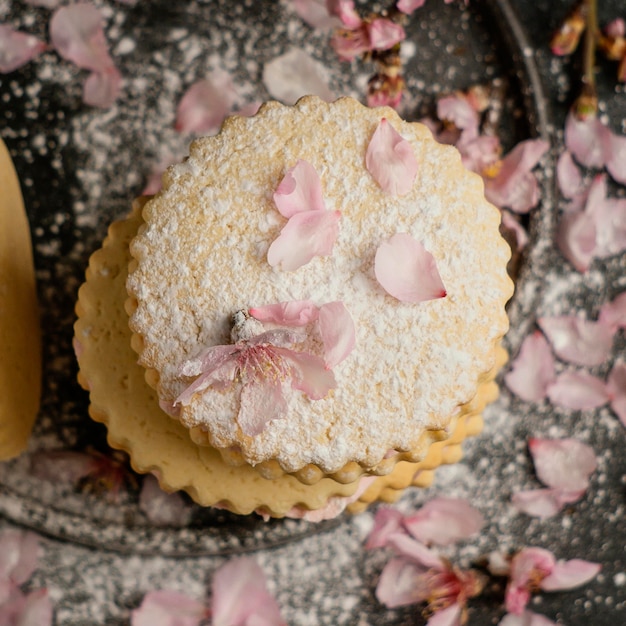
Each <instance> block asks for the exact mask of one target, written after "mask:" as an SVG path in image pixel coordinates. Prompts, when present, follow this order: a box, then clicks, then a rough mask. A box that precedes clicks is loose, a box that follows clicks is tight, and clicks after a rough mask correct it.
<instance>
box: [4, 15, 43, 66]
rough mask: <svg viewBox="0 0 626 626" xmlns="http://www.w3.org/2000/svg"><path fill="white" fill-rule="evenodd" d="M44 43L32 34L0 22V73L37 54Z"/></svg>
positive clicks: (41, 49) (19, 64) (20, 64)
mask: <svg viewBox="0 0 626 626" xmlns="http://www.w3.org/2000/svg"><path fill="white" fill-rule="evenodd" d="M46 47H47V46H46V44H45V43H44V42H43V41H40V40H39V39H37V37H35V36H34V35H29V34H28V33H22V32H20V31H17V30H13V29H12V28H11V27H9V26H7V25H6V24H0V74H8V73H9V72H12V71H14V70H16V69H17V68H18V67H21V66H22V65H24V64H25V63H28V62H29V61H31V60H32V59H34V58H35V57H36V56H39V55H40V54H41V53H42V52H43V51H44V50H45V49H46Z"/></svg>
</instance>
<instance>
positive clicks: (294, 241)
mask: <svg viewBox="0 0 626 626" xmlns="http://www.w3.org/2000/svg"><path fill="white" fill-rule="evenodd" d="M274 203H275V204H276V208H277V209H278V210H279V212H280V213H281V214H282V215H283V216H284V217H286V218H288V222H287V224H286V225H285V226H284V227H283V229H282V230H281V232H280V235H279V236H278V238H277V239H275V240H274V241H273V242H272V244H271V245H270V247H269V249H268V251H267V260H268V263H269V264H270V265H271V266H272V267H277V268H278V269H281V270H284V271H294V270H297V269H298V268H299V267H302V266H303V265H305V264H306V263H308V262H309V261H311V259H313V257H315V256H328V255H329V254H330V253H331V252H332V249H333V246H334V245H335V240H336V239H337V236H338V234H339V219H340V217H341V213H340V212H339V211H327V210H326V208H325V206H324V199H323V196H322V183H321V181H320V178H319V175H318V174H317V172H316V171H315V168H314V167H313V166H312V165H311V164H310V163H308V162H307V161H304V160H298V162H297V163H296V165H295V166H294V167H292V168H291V169H289V170H288V171H287V173H286V174H285V177H284V178H283V180H282V181H281V183H280V184H279V186H278V188H277V189H276V192H275V194H274Z"/></svg>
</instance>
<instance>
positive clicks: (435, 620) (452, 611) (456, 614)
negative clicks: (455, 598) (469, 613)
mask: <svg viewBox="0 0 626 626" xmlns="http://www.w3.org/2000/svg"><path fill="white" fill-rule="evenodd" d="M462 615H463V608H462V607H461V605H460V604H458V603H456V602H455V603H454V604H451V605H450V606H449V607H446V608H445V609H441V610H439V611H436V612H435V614H434V615H433V616H432V617H431V618H430V619H429V620H428V621H427V622H426V626H461V625H462V624H463V622H462V621H461V618H462Z"/></svg>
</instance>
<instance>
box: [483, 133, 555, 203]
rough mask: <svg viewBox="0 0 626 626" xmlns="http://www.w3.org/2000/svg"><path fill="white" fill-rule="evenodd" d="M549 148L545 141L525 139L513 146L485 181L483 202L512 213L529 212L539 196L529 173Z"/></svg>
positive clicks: (537, 187)
mask: <svg viewBox="0 0 626 626" xmlns="http://www.w3.org/2000/svg"><path fill="white" fill-rule="evenodd" d="M549 148H550V144H549V142H547V141H544V140H543V139H527V140H526V141H522V142H521V143H519V144H517V146H515V148H514V149H513V150H512V151H511V152H510V153H509V154H507V155H506V157H504V159H503V160H502V167H501V169H500V172H499V173H498V175H497V176H496V177H495V178H491V179H490V178H487V179H486V180H485V196H486V197H487V199H488V200H489V201H490V202H492V203H493V204H495V205H496V206H497V207H500V208H504V207H506V208H508V209H511V210H512V211H514V212H515V213H527V212H528V211H530V209H532V208H533V207H534V206H536V205H537V203H538V202H539V197H540V191H539V185H538V183H537V179H536V178H535V176H534V175H533V174H532V172H531V170H532V169H533V168H534V167H535V166H536V165H537V164H538V163H539V160H540V159H541V157H542V156H543V155H544V154H545V153H546V152H547V151H548V150H549Z"/></svg>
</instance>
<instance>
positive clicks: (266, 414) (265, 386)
mask: <svg viewBox="0 0 626 626" xmlns="http://www.w3.org/2000/svg"><path fill="white" fill-rule="evenodd" d="M285 417H287V403H286V401H285V398H284V397H283V393H282V385H281V382H280V380H278V381H273V380H269V379H264V380H253V381H250V382H248V383H246V384H245V385H244V386H243V387H242V389H241V395H240V397H239V413H238V415H237V424H239V427H240V428H241V432H243V434H244V435H247V436H248V437H256V436H257V435H260V434H261V433H262V432H263V431H264V430H265V427H266V426H267V424H269V422H271V421H272V420H278V419H285Z"/></svg>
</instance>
